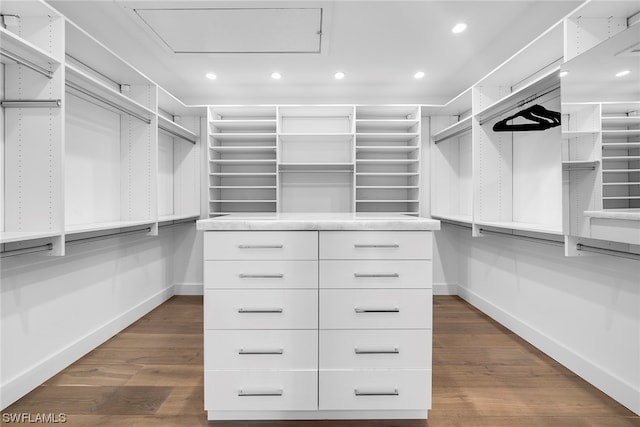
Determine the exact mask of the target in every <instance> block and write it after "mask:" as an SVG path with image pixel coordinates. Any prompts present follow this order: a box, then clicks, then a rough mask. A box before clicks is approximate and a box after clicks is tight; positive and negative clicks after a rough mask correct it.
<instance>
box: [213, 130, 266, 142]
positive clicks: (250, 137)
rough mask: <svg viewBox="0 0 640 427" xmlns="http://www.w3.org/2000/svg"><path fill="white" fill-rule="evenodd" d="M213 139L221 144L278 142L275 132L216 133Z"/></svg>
mask: <svg viewBox="0 0 640 427" xmlns="http://www.w3.org/2000/svg"><path fill="white" fill-rule="evenodd" d="M211 137H212V138H213V139H214V140H216V141H221V142H243V141H244V142H273V143H274V144H275V142H276V133H275V132H267V133H265V132H255V133H251V132H237V133H214V134H211Z"/></svg>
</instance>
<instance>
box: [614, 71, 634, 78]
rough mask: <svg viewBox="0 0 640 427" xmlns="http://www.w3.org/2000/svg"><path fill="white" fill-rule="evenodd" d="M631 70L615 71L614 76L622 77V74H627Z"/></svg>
mask: <svg viewBox="0 0 640 427" xmlns="http://www.w3.org/2000/svg"><path fill="white" fill-rule="evenodd" d="M630 72H631V70H624V71H620V72H617V73H616V77H622V76H626V75H627V74H629V73H630Z"/></svg>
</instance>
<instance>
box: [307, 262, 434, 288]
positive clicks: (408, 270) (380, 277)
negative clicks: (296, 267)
mask: <svg viewBox="0 0 640 427" xmlns="http://www.w3.org/2000/svg"><path fill="white" fill-rule="evenodd" d="M320 287H321V288H398V289H399V288H431V287H432V272H431V261H430V260H322V261H320Z"/></svg>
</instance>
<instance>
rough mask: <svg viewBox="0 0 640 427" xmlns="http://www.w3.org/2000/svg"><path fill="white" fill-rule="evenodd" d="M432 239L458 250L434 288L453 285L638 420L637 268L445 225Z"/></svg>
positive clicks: (639, 286)
mask: <svg viewBox="0 0 640 427" xmlns="http://www.w3.org/2000/svg"><path fill="white" fill-rule="evenodd" d="M436 234H438V238H437V241H438V242H441V243H443V245H445V246H446V247H449V244H450V242H455V245H456V247H457V249H458V258H457V263H453V264H451V263H445V264H444V268H443V269H442V270H441V271H440V272H438V270H435V271H436V282H437V281H438V280H449V279H450V278H451V280H457V283H458V293H459V295H460V296H461V297H463V298H464V299H466V300H467V301H469V302H470V303H472V304H473V305H475V306H476V307H478V308H479V309H480V310H482V311H483V312H485V313H487V314H488V315H489V316H491V317H492V318H494V319H496V320H497V321H499V322H500V323H502V324H503V325H505V326H506V327H508V328H509V329H511V330H513V331H514V332H515V333H517V334H518V335H520V336H521V337H523V338H524V339H526V340H527V341H529V342H531V343H532V344H533V345H535V346H536V347H538V348H539V349H541V350H542V351H543V352H545V353H547V354H548V355H550V356H551V357H552V358H554V359H556V360H557V361H559V362H560V363H562V364H563V365H565V366H566V367H568V368H569V369H571V370H572V371H574V372H575V373H576V374H578V375H579V376H581V377H583V378H584V379H586V380H587V381H589V382H590V383H592V384H593V385H595V386H596V387H598V388H600V389H601V390H602V391H604V392H605V393H607V394H609V395H610V396H611V397H613V398H614V399H615V400H617V401H619V402H620V403H621V404H623V405H625V406H626V407H628V408H629V409H631V410H633V411H634V412H636V413H639V414H640V262H638V261H633V260H629V259H624V258H616V257H611V256H595V257H576V258H573V257H572V258H567V257H564V256H563V248H562V247H558V246H553V245H548V244H543V243H533V242H529V241H523V240H518V239H514V238H510V237H494V236H484V237H476V238H472V237H471V232H470V230H468V229H463V228H459V227H453V226H446V225H445V226H444V227H443V231H441V232H439V233H436ZM445 243H446V244H445ZM453 270H456V271H453ZM438 274H442V276H441V279H438ZM454 283H455V282H454Z"/></svg>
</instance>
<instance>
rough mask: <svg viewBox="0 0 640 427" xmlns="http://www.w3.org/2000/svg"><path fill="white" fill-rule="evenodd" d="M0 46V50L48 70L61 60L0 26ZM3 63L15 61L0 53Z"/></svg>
mask: <svg viewBox="0 0 640 427" xmlns="http://www.w3.org/2000/svg"><path fill="white" fill-rule="evenodd" d="M0 46H2V50H3V51H5V52H8V53H10V54H14V55H16V56H18V57H20V58H21V59H24V60H26V61H28V62H30V63H31V64H33V65H36V66H38V67H40V68H43V69H45V70H49V71H50V66H52V65H53V66H58V65H60V64H61V63H62V61H61V60H59V59H56V58H54V57H53V56H51V55H49V54H48V53H46V52H45V51H43V50H42V49H40V48H39V47H37V46H35V45H34V44H32V43H30V42H28V41H26V40H24V39H22V38H20V37H18V36H17V35H15V34H13V33H12V32H10V31H7V30H6V29H4V28H2V27H0ZM0 58H1V59H2V63H3V64H13V63H15V61H13V60H11V59H9V58H6V57H5V56H4V55H0Z"/></svg>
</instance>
